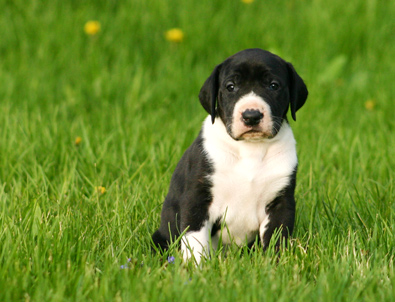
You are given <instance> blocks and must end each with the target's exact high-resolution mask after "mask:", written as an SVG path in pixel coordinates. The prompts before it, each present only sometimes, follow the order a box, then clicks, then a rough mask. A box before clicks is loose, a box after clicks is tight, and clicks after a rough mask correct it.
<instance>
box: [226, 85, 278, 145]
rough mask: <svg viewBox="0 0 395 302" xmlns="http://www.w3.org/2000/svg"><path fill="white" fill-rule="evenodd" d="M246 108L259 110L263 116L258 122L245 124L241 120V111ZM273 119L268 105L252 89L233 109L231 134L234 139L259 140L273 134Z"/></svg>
mask: <svg viewBox="0 0 395 302" xmlns="http://www.w3.org/2000/svg"><path fill="white" fill-rule="evenodd" d="M246 110H259V112H261V113H262V114H263V118H262V119H261V121H260V122H259V124H257V125H254V126H247V125H246V124H245V123H244V121H243V116H242V114H243V112H244V111H246ZM272 129H273V120H272V116H271V110H270V106H269V105H268V104H267V103H266V102H265V101H264V100H263V99H262V98H261V97H260V96H258V95H256V94H255V93H254V92H253V91H252V92H250V93H249V94H246V95H244V96H243V97H241V98H240V99H239V100H238V101H237V103H236V105H235V108H234V110H233V119H232V125H231V132H232V133H231V135H232V137H233V138H235V139H245V140H261V139H263V138H270V137H272V136H273V133H272V131H273V130H272Z"/></svg>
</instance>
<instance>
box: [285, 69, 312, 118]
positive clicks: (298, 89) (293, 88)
mask: <svg viewBox="0 0 395 302" xmlns="http://www.w3.org/2000/svg"><path fill="white" fill-rule="evenodd" d="M287 67H288V74H289V83H290V84H289V97H290V104H289V106H290V108H291V114H292V118H293V119H294V121H296V111H298V110H299V108H301V107H302V106H303V105H304V103H305V102H306V99H307V95H308V93H309V92H308V91H307V87H306V85H305V83H304V82H303V80H302V78H301V77H300V76H299V75H298V74H297V73H296V71H295V68H294V67H293V66H292V64H291V63H287Z"/></svg>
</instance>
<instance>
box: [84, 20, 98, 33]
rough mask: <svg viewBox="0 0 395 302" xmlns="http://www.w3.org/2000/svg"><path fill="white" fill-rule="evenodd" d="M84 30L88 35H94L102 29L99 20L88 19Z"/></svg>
mask: <svg viewBox="0 0 395 302" xmlns="http://www.w3.org/2000/svg"><path fill="white" fill-rule="evenodd" d="M84 31H85V33H86V34H87V35H90V36H94V35H96V34H97V33H98V32H99V31H100V22H99V21H88V22H86V23H85V26H84Z"/></svg>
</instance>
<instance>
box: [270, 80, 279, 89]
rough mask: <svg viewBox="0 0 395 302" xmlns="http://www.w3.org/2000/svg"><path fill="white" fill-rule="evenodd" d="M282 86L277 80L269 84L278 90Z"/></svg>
mask: <svg viewBox="0 0 395 302" xmlns="http://www.w3.org/2000/svg"><path fill="white" fill-rule="evenodd" d="M279 88H280V85H279V84H278V83H277V82H271V83H270V85H269V89H270V90H278V89H279Z"/></svg>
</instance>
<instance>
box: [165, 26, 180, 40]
mask: <svg viewBox="0 0 395 302" xmlns="http://www.w3.org/2000/svg"><path fill="white" fill-rule="evenodd" d="M165 37H166V40H167V41H170V42H175V43H180V42H182V40H184V33H183V31H182V30H181V29H179V28H173V29H170V30H168V31H167V32H166V33H165Z"/></svg>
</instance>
